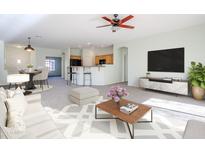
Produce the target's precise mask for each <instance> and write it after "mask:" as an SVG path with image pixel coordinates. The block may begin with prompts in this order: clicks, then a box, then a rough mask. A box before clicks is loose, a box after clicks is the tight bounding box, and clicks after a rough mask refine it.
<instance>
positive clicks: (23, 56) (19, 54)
mask: <svg viewBox="0 0 205 154" xmlns="http://www.w3.org/2000/svg"><path fill="white" fill-rule="evenodd" d="M34 48H35V51H32V52H28V51H25V50H24V48H17V47H16V46H15V45H13V44H7V45H6V47H5V51H6V52H5V54H6V69H7V70H8V72H9V73H16V72H17V68H19V67H20V68H26V67H27V65H28V64H33V65H34V67H35V68H38V67H44V66H45V59H46V57H61V58H62V65H61V66H62V67H61V69H62V70H61V72H62V77H63V78H64V77H65V75H66V72H65V71H66V68H65V67H66V66H67V65H69V64H70V50H69V48H68V49H65V50H60V49H49V48H39V47H34ZM68 52H69V53H68ZM18 59H20V60H21V64H18V65H17V60H18Z"/></svg>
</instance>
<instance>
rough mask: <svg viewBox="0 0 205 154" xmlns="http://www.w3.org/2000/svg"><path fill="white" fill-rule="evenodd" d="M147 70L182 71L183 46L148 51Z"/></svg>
mask: <svg viewBox="0 0 205 154" xmlns="http://www.w3.org/2000/svg"><path fill="white" fill-rule="evenodd" d="M148 71H153V72H180V73H182V72H184V48H174V49H165V50H156V51H148Z"/></svg>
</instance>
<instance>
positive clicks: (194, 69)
mask: <svg viewBox="0 0 205 154" xmlns="http://www.w3.org/2000/svg"><path fill="white" fill-rule="evenodd" d="M188 78H189V82H190V83H191V87H192V95H193V97H194V98H195V99H197V100H202V99H204V95H205V66H203V65H202V63H196V62H191V67H190V68H189V77H188Z"/></svg>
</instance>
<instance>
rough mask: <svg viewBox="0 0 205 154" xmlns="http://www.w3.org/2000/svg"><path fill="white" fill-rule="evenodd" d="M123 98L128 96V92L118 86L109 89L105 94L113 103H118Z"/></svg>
mask: <svg viewBox="0 0 205 154" xmlns="http://www.w3.org/2000/svg"><path fill="white" fill-rule="evenodd" d="M123 96H128V92H127V89H125V88H122V87H120V86H113V87H111V88H110V90H109V91H108V93H107V97H111V98H112V99H113V100H114V101H115V102H119V101H120V99H121V98H122V97H123Z"/></svg>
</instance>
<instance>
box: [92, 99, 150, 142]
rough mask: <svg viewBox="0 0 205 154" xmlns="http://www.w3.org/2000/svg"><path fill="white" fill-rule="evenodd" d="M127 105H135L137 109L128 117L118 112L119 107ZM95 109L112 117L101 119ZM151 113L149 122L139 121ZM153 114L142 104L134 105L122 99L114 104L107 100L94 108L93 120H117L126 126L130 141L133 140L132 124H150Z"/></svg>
mask: <svg viewBox="0 0 205 154" xmlns="http://www.w3.org/2000/svg"><path fill="white" fill-rule="evenodd" d="M128 103H133V104H137V105H138V106H139V107H138V109H137V110H135V111H134V112H133V113H131V114H130V115H128V114H125V113H123V112H121V111H120V106H123V105H126V104H128ZM97 109H100V110H103V111H105V112H107V113H109V114H111V115H112V116H114V117H111V118H103V117H101V118H100V117H98V116H97V111H98V110H97ZM148 111H151V118H150V121H141V120H140V119H141V118H142V117H143V116H144V115H145V114H146V113H147V112H148ZM152 118H153V113H152V108H151V107H149V106H146V105H143V104H139V103H135V102H132V101H129V100H126V99H122V100H121V101H120V103H118V104H117V103H115V102H113V100H109V101H106V102H102V103H100V104H97V105H96V106H95V119H119V120H121V121H123V122H125V123H126V124H127V127H128V130H129V133H130V137H131V139H134V124H135V123H137V122H152ZM139 120H140V121H139ZM130 125H132V131H131V129H130Z"/></svg>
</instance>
